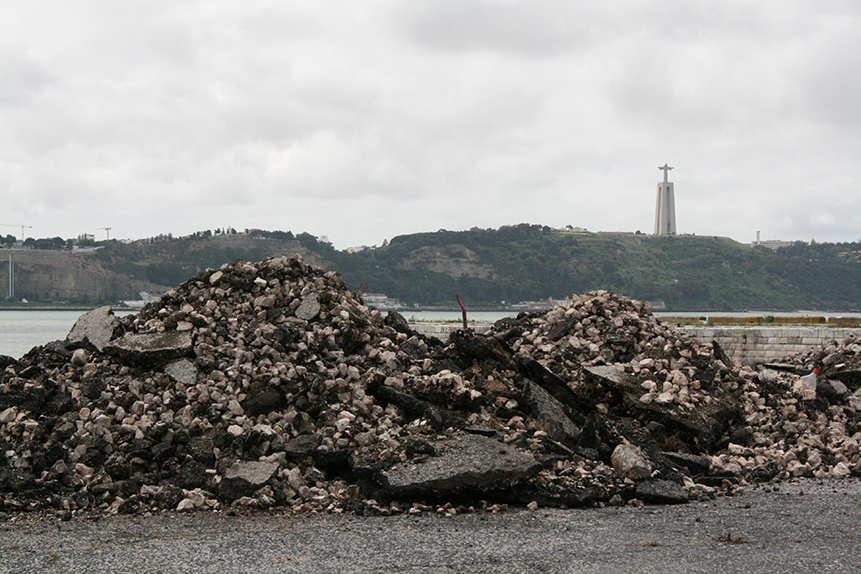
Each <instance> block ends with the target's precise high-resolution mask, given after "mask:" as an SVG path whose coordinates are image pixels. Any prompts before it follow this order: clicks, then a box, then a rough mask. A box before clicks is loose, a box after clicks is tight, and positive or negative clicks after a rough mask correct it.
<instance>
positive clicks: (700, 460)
mask: <svg viewBox="0 0 861 574" xmlns="http://www.w3.org/2000/svg"><path fill="white" fill-rule="evenodd" d="M661 454H662V455H663V456H664V457H665V458H667V459H669V460H670V462H672V463H673V464H676V465H678V466H684V467H685V468H687V469H688V470H689V471H690V472H692V473H693V474H706V473H707V472H708V471H709V466H710V463H709V459H707V458H706V457H704V456H699V455H696V454H689V453H686V452H662V453H661Z"/></svg>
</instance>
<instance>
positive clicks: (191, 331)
mask: <svg viewBox="0 0 861 574" xmlns="http://www.w3.org/2000/svg"><path fill="white" fill-rule="evenodd" d="M814 367H816V368H819V370H820V371H821V374H820V375H819V376H818V377H816V380H815V387H814V388H813V389H812V390H811V389H810V388H807V387H805V386H804V385H803V384H802V380H801V376H802V375H806V374H809V373H810V372H812V370H813V368H814ZM0 369H2V371H0V511H6V512H9V511H25V510H34V509H39V508H55V509H58V510H60V511H62V512H67V513H68V512H93V511H96V512H109V513H136V512H151V511H154V510H177V511H186V510H204V509H210V510H224V509H226V508H228V507H244V508H270V507H281V508H287V509H290V510H292V511H295V512H307V511H327V512H344V511H353V512H358V513H363V514H392V513H400V512H410V513H420V512H425V511H431V510H433V509H434V508H436V509H437V511H438V512H445V513H456V512H462V511H465V510H469V509H473V510H474V509H479V508H489V509H494V508H497V507H500V505H505V504H522V505H528V506H529V507H530V508H535V507H536V506H542V505H554V506H571V507H574V506H584V505H602V504H642V503H650V504H674V503H680V502H684V501H687V500H694V499H708V498H709V497H714V496H716V495H718V494H724V495H729V494H732V492H733V491H734V490H735V489H737V488H739V487H741V486H745V485H746V484H749V483H752V482H763V481H780V480H785V479H790V478H793V477H799V476H816V477H833V478H840V477H844V476H849V475H853V474H854V475H859V474H861V460H859V459H860V458H861V451H859V442H861V424H859V418H861V415H859V411H861V390H859V389H861V340H854V339H847V340H845V341H842V342H837V341H835V342H833V343H832V344H829V345H827V346H826V347H824V348H819V349H812V350H810V351H809V352H808V353H805V354H802V355H798V356H794V357H788V358H786V359H785V360H783V361H780V362H778V363H773V364H768V365H763V366H761V367H760V368H758V369H754V368H751V367H749V366H745V367H740V366H738V365H736V364H734V363H733V362H732V361H731V360H730V359H729V358H728V357H727V356H726V355H725V354H724V353H723V352H722V350H721V349H720V347H719V346H718V345H717V344H714V343H712V342H703V341H699V340H697V339H694V338H691V337H689V336H685V335H682V334H680V333H679V332H677V331H676V330H674V329H673V328H672V327H670V326H667V325H663V324H661V323H660V322H659V321H658V320H657V319H656V318H655V317H654V316H653V315H652V314H651V312H650V310H649V307H648V305H647V304H646V303H640V302H637V301H631V300H628V299H625V298H624V297H620V296H617V295H614V294H611V293H608V292H605V291H598V292H592V293H588V294H585V295H580V296H576V295H575V296H573V297H572V298H571V299H569V300H567V301H565V302H563V303H562V304H560V305H559V306H558V307H556V308H554V309H552V310H550V311H548V312H546V313H541V314H537V313H536V314H521V315H520V316H518V317H517V318H510V319H503V320H501V321H499V322H497V323H496V324H495V325H494V326H493V328H492V329H491V330H490V331H489V332H488V333H487V334H482V335H479V334H476V333H474V332H472V331H470V330H460V331H457V332H455V333H453V334H452V335H451V337H450V338H449V341H448V343H446V344H443V343H441V342H440V341H439V340H437V339H435V338H432V337H425V336H423V335H420V334H418V333H415V332H413V331H411V330H410V328H409V325H407V323H406V321H404V320H403V317H401V316H399V315H397V314H396V313H390V314H389V315H387V316H384V315H382V314H380V313H379V312H378V311H376V310H369V309H367V308H366V307H365V306H364V305H363V304H362V300H361V297H360V296H359V295H358V294H356V293H353V292H352V291H350V290H349V289H348V288H347V287H346V285H345V284H344V283H343V281H342V279H341V278H340V276H339V275H338V274H336V273H333V272H325V271H323V270H320V269H316V268H313V267H311V266H308V265H306V264H305V263H304V262H303V261H302V260H301V258H298V257H296V258H291V259H288V258H286V257H282V258H271V259H267V260H266V261H263V262H259V263H248V262H243V261H237V262H236V263H234V264H232V265H224V266H222V267H221V268H220V269H218V270H207V271H204V272H201V273H200V274H198V275H197V276H196V277H194V278H192V279H190V280H188V281H186V282H185V283H183V284H182V285H181V286H179V287H178V288H176V289H174V290H172V291H170V292H168V293H167V294H165V295H164V296H163V297H162V298H161V299H160V300H159V301H156V302H153V303H150V304H148V305H147V306H146V307H144V309H143V310H142V311H141V312H140V313H139V314H137V315H134V316H129V317H123V318H121V319H118V318H116V317H114V316H113V314H112V313H110V312H109V310H107V309H100V310H96V311H94V312H92V313H91V314H88V316H85V317H83V318H82V320H81V321H79V323H78V324H77V325H76V326H75V328H74V329H73V331H72V333H70V336H69V338H68V339H67V340H65V341H56V342H53V343H49V344H47V345H45V346H42V347H36V348H34V349H33V350H31V351H30V352H29V353H28V354H27V355H26V356H25V357H23V358H22V359H21V360H14V359H11V358H9V357H0Z"/></svg>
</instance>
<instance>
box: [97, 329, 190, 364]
mask: <svg viewBox="0 0 861 574" xmlns="http://www.w3.org/2000/svg"><path fill="white" fill-rule="evenodd" d="M191 345H192V341H191V332H190V331H182V332H180V331H165V332H163V333H144V334H141V335H126V336H125V337H122V338H121V339H116V340H114V341H111V342H110V343H109V344H108V345H107V346H106V347H105V350H106V351H108V352H109V353H112V354H114V355H116V356H117V357H118V358H119V359H120V360H122V361H125V362H129V363H135V364H138V363H143V364H147V363H165V362H167V361H170V360H173V359H178V358H180V357H184V356H187V355H189V354H191Z"/></svg>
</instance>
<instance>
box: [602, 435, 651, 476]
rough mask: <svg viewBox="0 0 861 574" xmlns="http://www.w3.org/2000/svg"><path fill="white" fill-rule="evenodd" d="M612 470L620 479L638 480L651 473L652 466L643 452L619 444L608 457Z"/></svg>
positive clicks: (629, 445)
mask: <svg viewBox="0 0 861 574" xmlns="http://www.w3.org/2000/svg"><path fill="white" fill-rule="evenodd" d="M610 463H611V464H612V465H613V470H615V471H616V474H617V475H618V476H620V477H622V478H630V479H631V480H640V479H643V478H647V477H648V476H649V475H650V474H651V473H652V464H651V463H650V462H649V459H648V458H646V455H645V454H643V451H642V450H640V449H639V448H638V447H636V446H634V445H631V444H619V445H616V448H615V449H613V454H612V455H611V456H610Z"/></svg>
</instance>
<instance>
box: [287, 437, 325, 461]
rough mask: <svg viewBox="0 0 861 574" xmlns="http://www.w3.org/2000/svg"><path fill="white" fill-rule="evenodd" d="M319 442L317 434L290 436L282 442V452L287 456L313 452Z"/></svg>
mask: <svg viewBox="0 0 861 574" xmlns="http://www.w3.org/2000/svg"><path fill="white" fill-rule="evenodd" d="M319 444H320V437H319V436H317V435H315V434H301V435H299V436H297V437H296V438H291V439H290V440H288V441H287V442H286V443H285V444H284V452H286V453H287V455H288V456H304V455H306V454H310V453H312V452H314V450H316V449H317V446H318V445H319Z"/></svg>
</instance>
